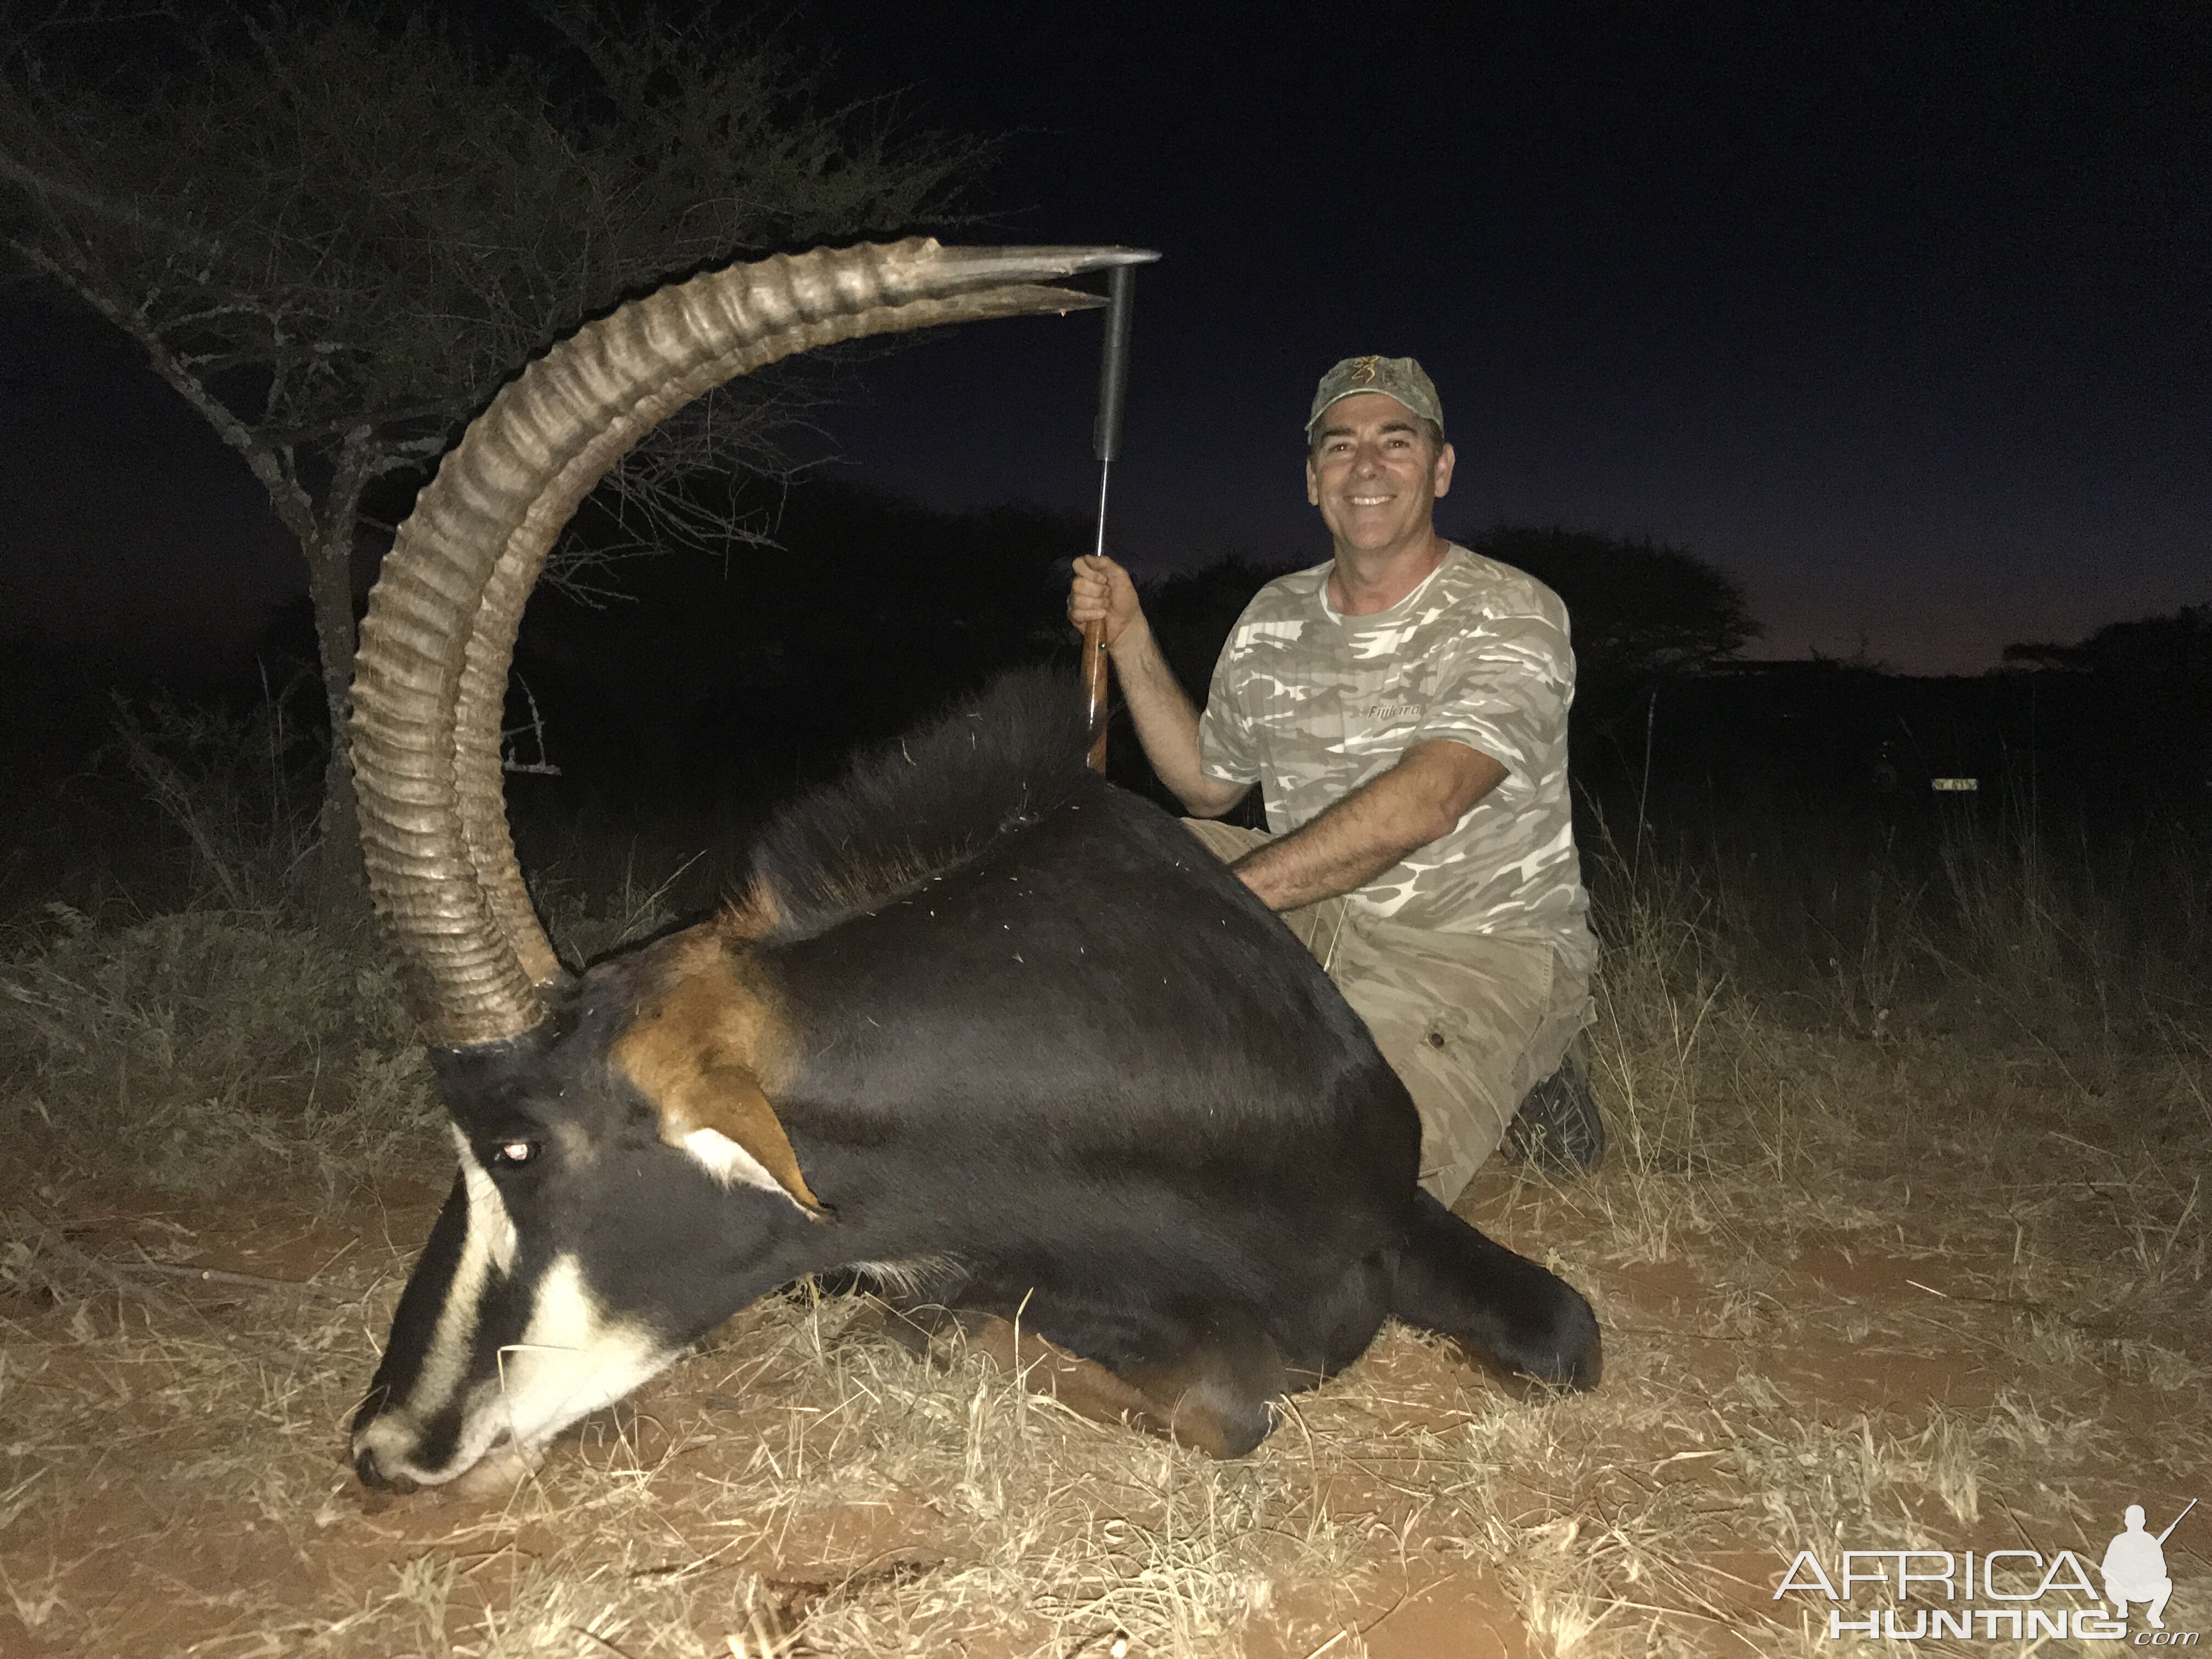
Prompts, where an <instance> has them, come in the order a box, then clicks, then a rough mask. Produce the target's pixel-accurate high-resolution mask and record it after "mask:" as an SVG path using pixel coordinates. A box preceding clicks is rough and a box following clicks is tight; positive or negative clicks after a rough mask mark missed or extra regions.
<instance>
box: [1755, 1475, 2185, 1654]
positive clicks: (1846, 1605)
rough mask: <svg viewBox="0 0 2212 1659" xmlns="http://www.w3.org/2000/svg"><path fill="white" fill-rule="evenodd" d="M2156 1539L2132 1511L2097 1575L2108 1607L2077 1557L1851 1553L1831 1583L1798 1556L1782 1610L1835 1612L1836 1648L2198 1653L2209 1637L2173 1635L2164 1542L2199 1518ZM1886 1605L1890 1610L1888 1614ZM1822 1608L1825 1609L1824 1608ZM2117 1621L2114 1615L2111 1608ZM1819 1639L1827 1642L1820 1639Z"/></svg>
mask: <svg viewBox="0 0 2212 1659" xmlns="http://www.w3.org/2000/svg"><path fill="white" fill-rule="evenodd" d="M2196 1507H2197V1500H2196V1499H2195V1498H2191V1499H2190V1500H2189V1502H2188V1503H2187V1504H2185V1505H2184V1506H2183V1507H2182V1510H2181V1513H2180V1514H2179V1515H2177V1516H2174V1517H2173V1519H2172V1521H2170V1522H2167V1523H2166V1530H2165V1531H2163V1532H2158V1533H2154V1532H2152V1531H2150V1530H2149V1529H2148V1527H2147V1525H2146V1524H2145V1518H2144V1517H2145V1512H2144V1510H2143V1506H2142V1504H2129V1505H2128V1507H2127V1512H2126V1515H2125V1516H2124V1521H2123V1525H2124V1531H2122V1532H2119V1533H2118V1534H2115V1535H2114V1536H2113V1539H2112V1542H2111V1543H2110V1544H2108V1545H2106V1547H2105V1553H2104V1558H2103V1559H2102V1560H2101V1561H2100V1562H2099V1564H2098V1569H2097V1571H2098V1576H2099V1577H2101V1578H2102V1579H2103V1581H2104V1597H2103V1603H2102V1604H2100V1601H2099V1600H2098V1594H2097V1585H2096V1583H2095V1582H2094V1581H2093V1578H2092V1577H2091V1574H2090V1567H2089V1563H2088V1562H2087V1560H2084V1559H2082V1557H2081V1556H2080V1555H2076V1554H2075V1553H2074V1552H2073V1551H2072V1550H2069V1549H2062V1550H2060V1551H2058V1552H2057V1553H2056V1554H2054V1555H2051V1556H2050V1557H2048V1558H2045V1555H2044V1554H2043V1553H2042V1552H2041V1551H2039V1550H2033V1549H1995V1550H1986V1551H1984V1550H1968V1551H1966V1552H1965V1553H1963V1554H1960V1553H1954V1552H1953V1551H1950V1550H1939V1549H1879V1550H1845V1551H1844V1552H1843V1553H1841V1555H1840V1556H1839V1557H1838V1558H1837V1559H1836V1561H1835V1570H1834V1571H1832V1572H1831V1571H1830V1570H1829V1568H1828V1566H1827V1565H1825V1564H1824V1563H1823V1562H1822V1561H1821V1559H1820V1556H1819V1555H1818V1554H1816V1553H1814V1551H1812V1550H1800V1551H1798V1552H1797V1554H1796V1559H1793V1560H1792V1561H1791V1562H1790V1567H1789V1570H1788V1571H1786V1572H1784V1574H1783V1575H1782V1582H1781V1583H1780V1585H1779V1586H1778V1588H1777V1589H1776V1590H1775V1592H1774V1599H1775V1600H1776V1601H1781V1600H1782V1599H1783V1598H1784V1597H1785V1596H1788V1595H1793V1594H1795V1595H1814V1596H1817V1597H1819V1598H1820V1599H1821V1600H1824V1601H1827V1602H1828V1603H1830V1605H1829V1606H1828V1607H1826V1609H1824V1611H1825V1612H1826V1614H1827V1619H1826V1624H1827V1629H1826V1637H1827V1639H1828V1640H1830V1641H1832V1642H1833V1641H1840V1640H1843V1639H1844V1638H1848V1637H1853V1636H1858V1637H1864V1638H1869V1639H1875V1640H1883V1641H1891V1642H1898V1641H1904V1642H1916V1641H1921V1640H1923V1639H1926V1638H1941V1637H1951V1638H1961V1637H1966V1638H1980V1639H1982V1640H1984V1641H1996V1640H2009V1641H2015V1642H2017V1641H2021V1640H2027V1641H2039V1640H2041V1639H2044V1638H2071V1639H2072V1640H2074V1641H2076V1642H2127V1643H2129V1644H2130V1645H2131V1646H2134V1647H2150V1648H2169V1647H2172V1648H2193V1647H2195V1646H2197V1643H2198V1641H2199V1639H2200V1635H2201V1633H2200V1632H2197V1631H2169V1630H2167V1629H2166V1602H2167V1601H2168V1600H2169V1599H2171V1598H2172V1595H2173V1579H2172V1577H2171V1575H2169V1574H2168V1572H2167V1571H2166V1540H2167V1539H2168V1538H2171V1537H2172V1535H2173V1530H2174V1528H2176V1527H2179V1525H2180V1524H2181V1522H2182V1521H2183V1519H2184V1518H2185V1517H2186V1516H2187V1515H2188V1514H2189V1512H2190V1510H2193V1509H2195V1508H2196ZM1869 1588H1871V1589H1873V1590H1874V1592H1875V1595H1876V1596H1877V1597H1878V1598H1879V1601H1878V1602H1877V1604H1876V1605H1875V1606H1873V1607H1867V1606H1865V1605H1863V1604H1861V1605H1858V1606H1856V1607H1855V1606H1853V1603H1854V1602H1855V1601H1857V1598H1858V1595H1859V1592H1860V1591H1861V1590H1862V1589H1869ZM1885 1602H1886V1603H1887V1604H1888V1605H1887V1606H1885V1605H1881V1603H1885ZM1816 1605H1817V1603H1816ZM2107 1605H2108V1606H2109V1607H2110V1608H2111V1611H2110V1612H2109V1613H2107V1612H2106V1606H2107ZM2130 1607H2141V1608H2142V1611H2143V1617H2144V1620H2145V1621H2146V1623H2147V1625H2148V1628H2146V1629H2143V1630H2141V1631H2138V1632H2136V1633H2135V1634H2134V1635H2133V1637H2132V1638H2130V1634H2129V1630H2128V1610H2129V1608H2130ZM1814 1631H1815V1632H1816V1633H1818V1631H1819V1627H1818V1626H1815V1627H1814Z"/></svg>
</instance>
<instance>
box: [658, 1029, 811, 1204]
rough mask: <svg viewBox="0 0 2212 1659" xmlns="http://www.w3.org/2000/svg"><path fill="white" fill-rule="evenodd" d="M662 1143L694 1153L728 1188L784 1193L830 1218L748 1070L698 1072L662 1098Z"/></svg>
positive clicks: (727, 1068)
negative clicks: (741, 1184) (734, 1185)
mask: <svg viewBox="0 0 2212 1659" xmlns="http://www.w3.org/2000/svg"><path fill="white" fill-rule="evenodd" d="M655 1103H656V1104H657V1105H658V1106H659V1108H660V1138H661V1139H662V1140H663V1141H665V1142H666V1143H667V1144H668V1145H669V1146H673V1147H676V1148H677V1149H678V1151H681V1152H688V1153H690V1155H691V1157H692V1158H695V1159H696V1160H697V1161H698V1162H699V1163H700V1164H702V1165H704V1166H705V1168H706V1170H707V1172H708V1174H709V1175H711V1176H714V1178H715V1179H716V1180H717V1181H719V1182H721V1183H722V1184H723V1185H724V1186H729V1185H731V1184H732V1182H744V1183H745V1184H746V1185H747V1186H749V1187H759V1188H763V1189H764V1190H766V1191H769V1192H780V1193H781V1194H783V1195H784V1196H785V1197H786V1198H788V1199H789V1200H791V1201H792V1202H793V1204H796V1205H797V1206H799V1208H800V1209H801V1210H803V1211H805V1212H806V1214H808V1215H809V1216H811V1217H812V1218H814V1219H815V1220H817V1221H822V1220H826V1219H827V1218H828V1216H829V1212H827V1211H826V1210H824V1209H823V1207H822V1201H821V1200H819V1199H817V1198H816V1197H815V1196H814V1193H813V1191H812V1189H811V1188H809V1187H808V1186H807V1184H806V1176H805V1173H804V1172H803V1171H801V1170H800V1169H799V1154H798V1153H797V1152H793V1151H792V1149H791V1138H790V1137H789V1136H788V1135H787V1134H785V1133H784V1132H783V1122H782V1120H781V1119H780V1118H778V1117H777V1116H776V1115H775V1107H773V1106H771V1105H769V1099H768V1096H767V1095H766V1094H765V1093H763V1091H762V1089H761V1086H760V1082H759V1080H758V1079H757V1078H755V1077H754V1076H753V1074H752V1073H750V1071H748V1070H746V1069H745V1067H744V1066H735V1065H730V1066H714V1067H712V1068H710V1069H706V1070H701V1071H698V1072H695V1073H693V1074H692V1076H691V1078H690V1079H687V1080H686V1081H685V1082H684V1083H683V1084H679V1085H678V1086H677V1087H675V1088H673V1089H671V1090H666V1091H664V1092H662V1093H661V1094H660V1096H659V1098H658V1100H657V1101H656V1102H655Z"/></svg>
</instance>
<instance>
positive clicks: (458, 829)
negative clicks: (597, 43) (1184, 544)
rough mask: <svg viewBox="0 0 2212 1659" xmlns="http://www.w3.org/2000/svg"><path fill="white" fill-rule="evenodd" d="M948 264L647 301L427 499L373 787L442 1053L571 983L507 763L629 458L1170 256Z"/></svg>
mask: <svg viewBox="0 0 2212 1659" xmlns="http://www.w3.org/2000/svg"><path fill="white" fill-rule="evenodd" d="M1157 257H1158V256H1157V255H1155V254H1151V253H1146V252H1139V251H1136V250H1132V249H1127V248H1106V247H1088V248H1086V247H1038V248H947V247H940V246H939V245H938V244H937V243H936V242H935V241H933V240H926V239H916V240H909V241H904V242H898V243H894V244H890V245H888V246H863V247H852V248H842V249H836V250H829V249H822V250H817V251H816V252H811V253H802V254H796V255H778V256H776V257H775V258H769V259H763V260H762V261H760V262H759V263H757V264H745V265H732V266H730V267H728V268H726V269H725V270H715V271H710V272H708V274H706V275H705V276H696V277H694V278H692V279H691V280H690V281H689V282H684V283H676V284H673V285H671V286H670V287H668V288H665V289H661V290H660V291H659V292H658V293H656V294H653V295H648V296H647V297H646V298H644V299H641V300H636V301H632V302H631V303H629V304H628V305H625V306H623V307H622V308H621V309H620V310H618V311H617V312H615V313H612V314H611V315H610V316H608V317H605V318H604V319H601V320H600V321H599V322H596V323H593V324H592V325H589V326H587V327H586V328H584V329H582V330H580V331H578V332H577V333H575V334H574V335H572V336H571V337H568V339H566V340H564V341H562V343H560V344H558V345H556V346H555V347H554V348H553V349H551V350H550V351H549V352H548V353H546V355H545V356H543V357H541V358H540V359H538V361H537V362H534V363H532V365H531V366H530V367H529V368H527V369H526V370H525V371H524V372H523V374H521V375H520V377H519V378H517V379H516V380H513V381H512V382H511V383H509V384H508V385H507V386H506V387H505V388H504V389H503V390H501V392H500V393H499V395H498V396H497V397H495V398H493V399H492V402H491V405H490V407H489V408H488V409H487V410H484V412H483V414H482V415H480V416H477V419H476V421H475V422H473V423H472V424H471V426H470V428H469V429H468V431H467V433H466V434H465V435H464V436H463V437H462V439H461V441H460V443H459V445H458V446H456V447H454V449H453V452H452V453H450V454H448V455H447V457H446V459H445V460H444V462H443V464H442V465H440V467H439V469H438V476H437V477H436V478H435V479H434V480H433V481H432V482H431V483H430V484H429V485H428V487H427V488H426V489H423V491H422V494H421V495H420V496H418V497H417V498H416V503H415V510H414V512H413V513H411V514H410V515H409V517H408V520H407V522H406V523H405V524H404V525H402V526H400V528H399V534H398V538H397V540H395V541H394V543H393V544H392V550H391V552H390V553H388V554H386V556H385V560H384V568H383V573H382V574H381V575H380V577H379V578H378V580H377V584H376V587H375V590H374V592H372V593H371V594H370V595H369V603H368V620H367V621H366V622H365V623H363V624H362V640H361V653H360V656H359V659H358V661H357V665H356V670H355V674H354V685H353V701H354V713H353V722H352V726H351V728H350V729H351V735H352V746H353V764H354V778H355V784H356V788H357V789H358V791H359V793H360V799H361V826H362V850H363V853H364V854H365V856H366V859H367V861H368V881H369V890H370V893H371V895H372V896H373V897H374V900H375V902H376V907H377V909H378V912H379V913H380V915H382V916H383V917H384V919H385V921H386V924H387V926H388V927H390V929H391V931H392V935H393V938H394V939H395V941H396V942H397V944H398V948H399V951H400V954H401V957H402V963H403V967H404V971H405V975H406V978H407V981H408V990H409V994H410V1000H412V1001H413V1002H414V1004H415V1006H416V1012H417V1013H418V1014H419V1015H420V1016H421V1017H422V1021H423V1024H424V1026H425V1029H426V1032H427V1035H428V1037H429V1039H430V1041H431V1042H434V1043H437V1044H439V1045H441V1046H443V1047H446V1048H474V1047H477V1046H479V1045H482V1044H485V1043H493V1042H505V1041H507V1040H508V1039H510V1038H513V1037H516V1036H520V1035H521V1034H522V1033H524V1032H525V1031H527V1030H531V1029H532V1027H533V1026H535V1025H537V1024H538V1022H539V1021H540V1020H541V1019H542V1018H544V1012H545V1006H544V998H543V996H542V994H541V989H542V987H545V986H548V985H550V984H551V983H553V982H554V981H556V980H557V979H558V978H559V977H560V974H561V967H560V963H559V961H558V959H557V958H556V957H555V955H554V953H553V949H552V947H551V945H550V944H548V942H547V941H546V938H545V933H544V929H543V928H541V927H539V926H538V918H537V916H536V915H535V914H534V913H533V912H532V909H531V906H530V900H529V896H528V895H527V894H526V892H525V890H524V889H523V885H522V872H521V870H520V866H518V865H517V863H516V861H515V856H514V844H513V840H512V839H511V838H510V836H508V834H507V813H506V807H505V804H504V800H503V798H502V795H501V782H500V766H499V742H500V719H501V707H502V704H503V703H504V701H505V697H506V691H507V666H508V664H509V662H510V660H511V659H512V658H513V653H514V635H515V629H516V628H517V627H518V626H519V625H520V622H521V618H522V607H523V603H524V601H525V600H526V599H528V598H529V596H530V590H531V588H532V586H533V585H534V584H535V583H536V581H537V580H538V571H539V569H540V568H542V567H543V566H544V562H545V555H546V551H547V550H548V549H549V548H550V547H551V546H552V544H553V538H555V537H556V536H557V535H558V534H559V533H560V532H561V529H562V526H564V525H565V524H567V523H568V519H569V516H570V515H571V514H572V513H574V511H575V509H576V506H577V504H578V503H579V502H580V501H582V500H583V498H584V496H585V495H586V494H587V493H588V492H589V491H590V490H591V489H592V486H593V485H594V484H596V483H598V482H599V479H600V478H601V477H604V476H605V473H606V471H607V470H608V469H609V468H610V467H611V466H612V465H614V464H615V463H616V462H617V460H619V459H622V457H623V455H624V454H625V453H628V452H629V449H630V447H631V446H633V445H634V444H635V443H636V442H637V441H638V440H639V439H640V438H641V437H643V436H644V435H646V434H647V432H649V431H651V430H652V429H653V427H654V426H656V425H658V424H659V422H661V421H663V420H665V418H667V416H670V415H671V414H672V413H674V412H675V411H676V410H678V409H680V408H682V407H683V406H684V404H688V403H690V401H691V400H692V399H693V398H696V397H699V396H700V395H702V393H704V392H709V391H711V390H712V389H713V388H714V387H715V386H720V385H721V384H722V383H723V382H724V381H725V380H731V379H732V378H733V377H735V376H737V375H739V374H745V373H747V372H748V371H750V370H752V369H755V368H760V367H761V366H762V365H763V364H764V363H770V362H775V360H776V359H778V358H780V357H787V356H792V355H793V354H794V353H796V352H801V351H806V350H811V349H813V348H815V347H817V346H823V345H829V344H830V343H834V342H836V341H839V340H853V339H859V338H861V337H865V336H868V335H873V334H893V333H901V332H904V331H908V330H911V329H918V328H927V327H929V326H931V325H934V324H938V323H953V322H964V321H969V320H975V319H982V318H987V317H1012V316H1019V315H1024V314H1028V313H1042V312H1068V311H1075V310H1081V309H1085V308H1087V307H1091V306H1096V305H1099V304H1102V303H1103V301H1100V300H1098V299H1097V298H1095V297H1093V296H1091V295H1086V294H1082V293H1079V292H1075V291H1073V290H1071V289H1057V288H1050V287H1041V286H1037V285H1036V284H1038V283H1042V282H1048V281H1050V280H1051V279H1053V278H1055V277H1060V276H1073V275H1074V274H1075V273H1077V272H1079V271H1084V270H1097V269H1098V268H1100V267H1103V266H1109V265H1118V264H1139V263H1142V262H1145V261H1147V260H1150V259H1152V258H1157Z"/></svg>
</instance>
